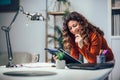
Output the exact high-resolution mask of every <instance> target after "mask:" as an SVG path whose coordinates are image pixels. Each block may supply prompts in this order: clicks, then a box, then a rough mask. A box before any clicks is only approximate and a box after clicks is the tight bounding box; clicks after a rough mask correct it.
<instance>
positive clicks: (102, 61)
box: [97, 55, 105, 63]
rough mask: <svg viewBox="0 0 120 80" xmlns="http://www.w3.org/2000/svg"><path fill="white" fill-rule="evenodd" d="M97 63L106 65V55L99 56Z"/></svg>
mask: <svg viewBox="0 0 120 80" xmlns="http://www.w3.org/2000/svg"><path fill="white" fill-rule="evenodd" d="M97 63H105V55H98V56H97Z"/></svg>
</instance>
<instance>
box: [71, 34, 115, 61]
mask: <svg viewBox="0 0 120 80" xmlns="http://www.w3.org/2000/svg"><path fill="white" fill-rule="evenodd" d="M89 42H90V44H89V45H83V47H82V48H79V47H78V45H77V44H74V45H75V46H76V47H72V48H71V51H70V54H71V55H72V56H73V57H74V58H76V59H79V53H80V54H81V55H83V56H84V57H85V58H86V59H87V61H88V63H96V56H97V55H99V52H100V49H107V50H108V54H106V61H111V60H113V59H114V56H113V52H112V50H111V49H110V48H109V46H108V44H107V42H106V40H105V38H104V37H103V36H98V35H97V34H95V33H90V38H89Z"/></svg>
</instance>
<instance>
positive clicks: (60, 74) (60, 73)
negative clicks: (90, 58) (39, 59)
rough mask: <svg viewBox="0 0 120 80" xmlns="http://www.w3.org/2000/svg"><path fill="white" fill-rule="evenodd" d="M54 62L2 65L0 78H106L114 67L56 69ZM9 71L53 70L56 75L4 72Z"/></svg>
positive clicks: (87, 79)
mask: <svg viewBox="0 0 120 80" xmlns="http://www.w3.org/2000/svg"><path fill="white" fill-rule="evenodd" d="M51 65H53V64H52V63H30V64H24V65H23V67H18V68H6V67H5V66H0V80H104V79H105V78H106V77H107V76H108V75H109V73H110V72H111V71H112V68H108V69H100V70H75V69H68V68H67V67H66V68H65V69H56V68H55V67H51ZM9 71H51V72H56V73H57V74H56V75H50V76H7V75H4V74H3V73H4V72H9Z"/></svg>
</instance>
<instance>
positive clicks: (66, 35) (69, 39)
mask: <svg viewBox="0 0 120 80" xmlns="http://www.w3.org/2000/svg"><path fill="white" fill-rule="evenodd" d="M70 20H75V21H77V22H79V23H80V24H81V25H82V31H81V33H80V35H81V37H82V38H83V40H84V41H85V42H86V44H87V43H88V44H89V36H90V34H89V33H90V32H95V33H97V34H99V35H104V32H103V31H102V30H100V29H99V28H98V27H96V26H94V25H93V24H91V23H90V22H88V20H87V19H86V18H85V17H84V16H83V15H82V14H80V13H78V12H71V13H69V14H68V15H67V16H66V17H65V18H64V22H63V30H62V32H63V35H62V36H63V45H64V49H65V50H66V51H68V52H69V51H70V49H71V47H75V45H73V44H75V37H74V35H73V34H72V33H71V32H70V31H69V29H68V22H69V21H70Z"/></svg>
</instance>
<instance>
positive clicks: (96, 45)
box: [63, 12, 114, 63]
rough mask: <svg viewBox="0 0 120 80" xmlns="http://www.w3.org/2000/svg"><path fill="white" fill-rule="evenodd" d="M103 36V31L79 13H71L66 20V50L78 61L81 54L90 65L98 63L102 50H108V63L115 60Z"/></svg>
mask: <svg viewBox="0 0 120 80" xmlns="http://www.w3.org/2000/svg"><path fill="white" fill-rule="evenodd" d="M103 36H104V32H103V31H102V30H100V29H99V28H98V27H96V26H94V25H93V24H91V23H90V22H88V20H87V19H86V18H85V17H84V16H83V15H81V14H79V13H77V12H71V13H70V14H68V16H66V18H65V19H64V23H63V44H64V49H65V50H66V51H67V52H69V53H70V55H71V56H73V57H74V58H76V59H79V54H81V55H82V56H84V57H85V58H86V60H87V61H88V63H96V62H97V61H96V56H98V55H99V54H101V53H100V50H102V49H104V50H108V52H107V54H106V61H112V60H113V59H114V56H113V52H112V50H111V49H110V48H109V46H108V44H107V42H106V40H105V38H104V37H103Z"/></svg>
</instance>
